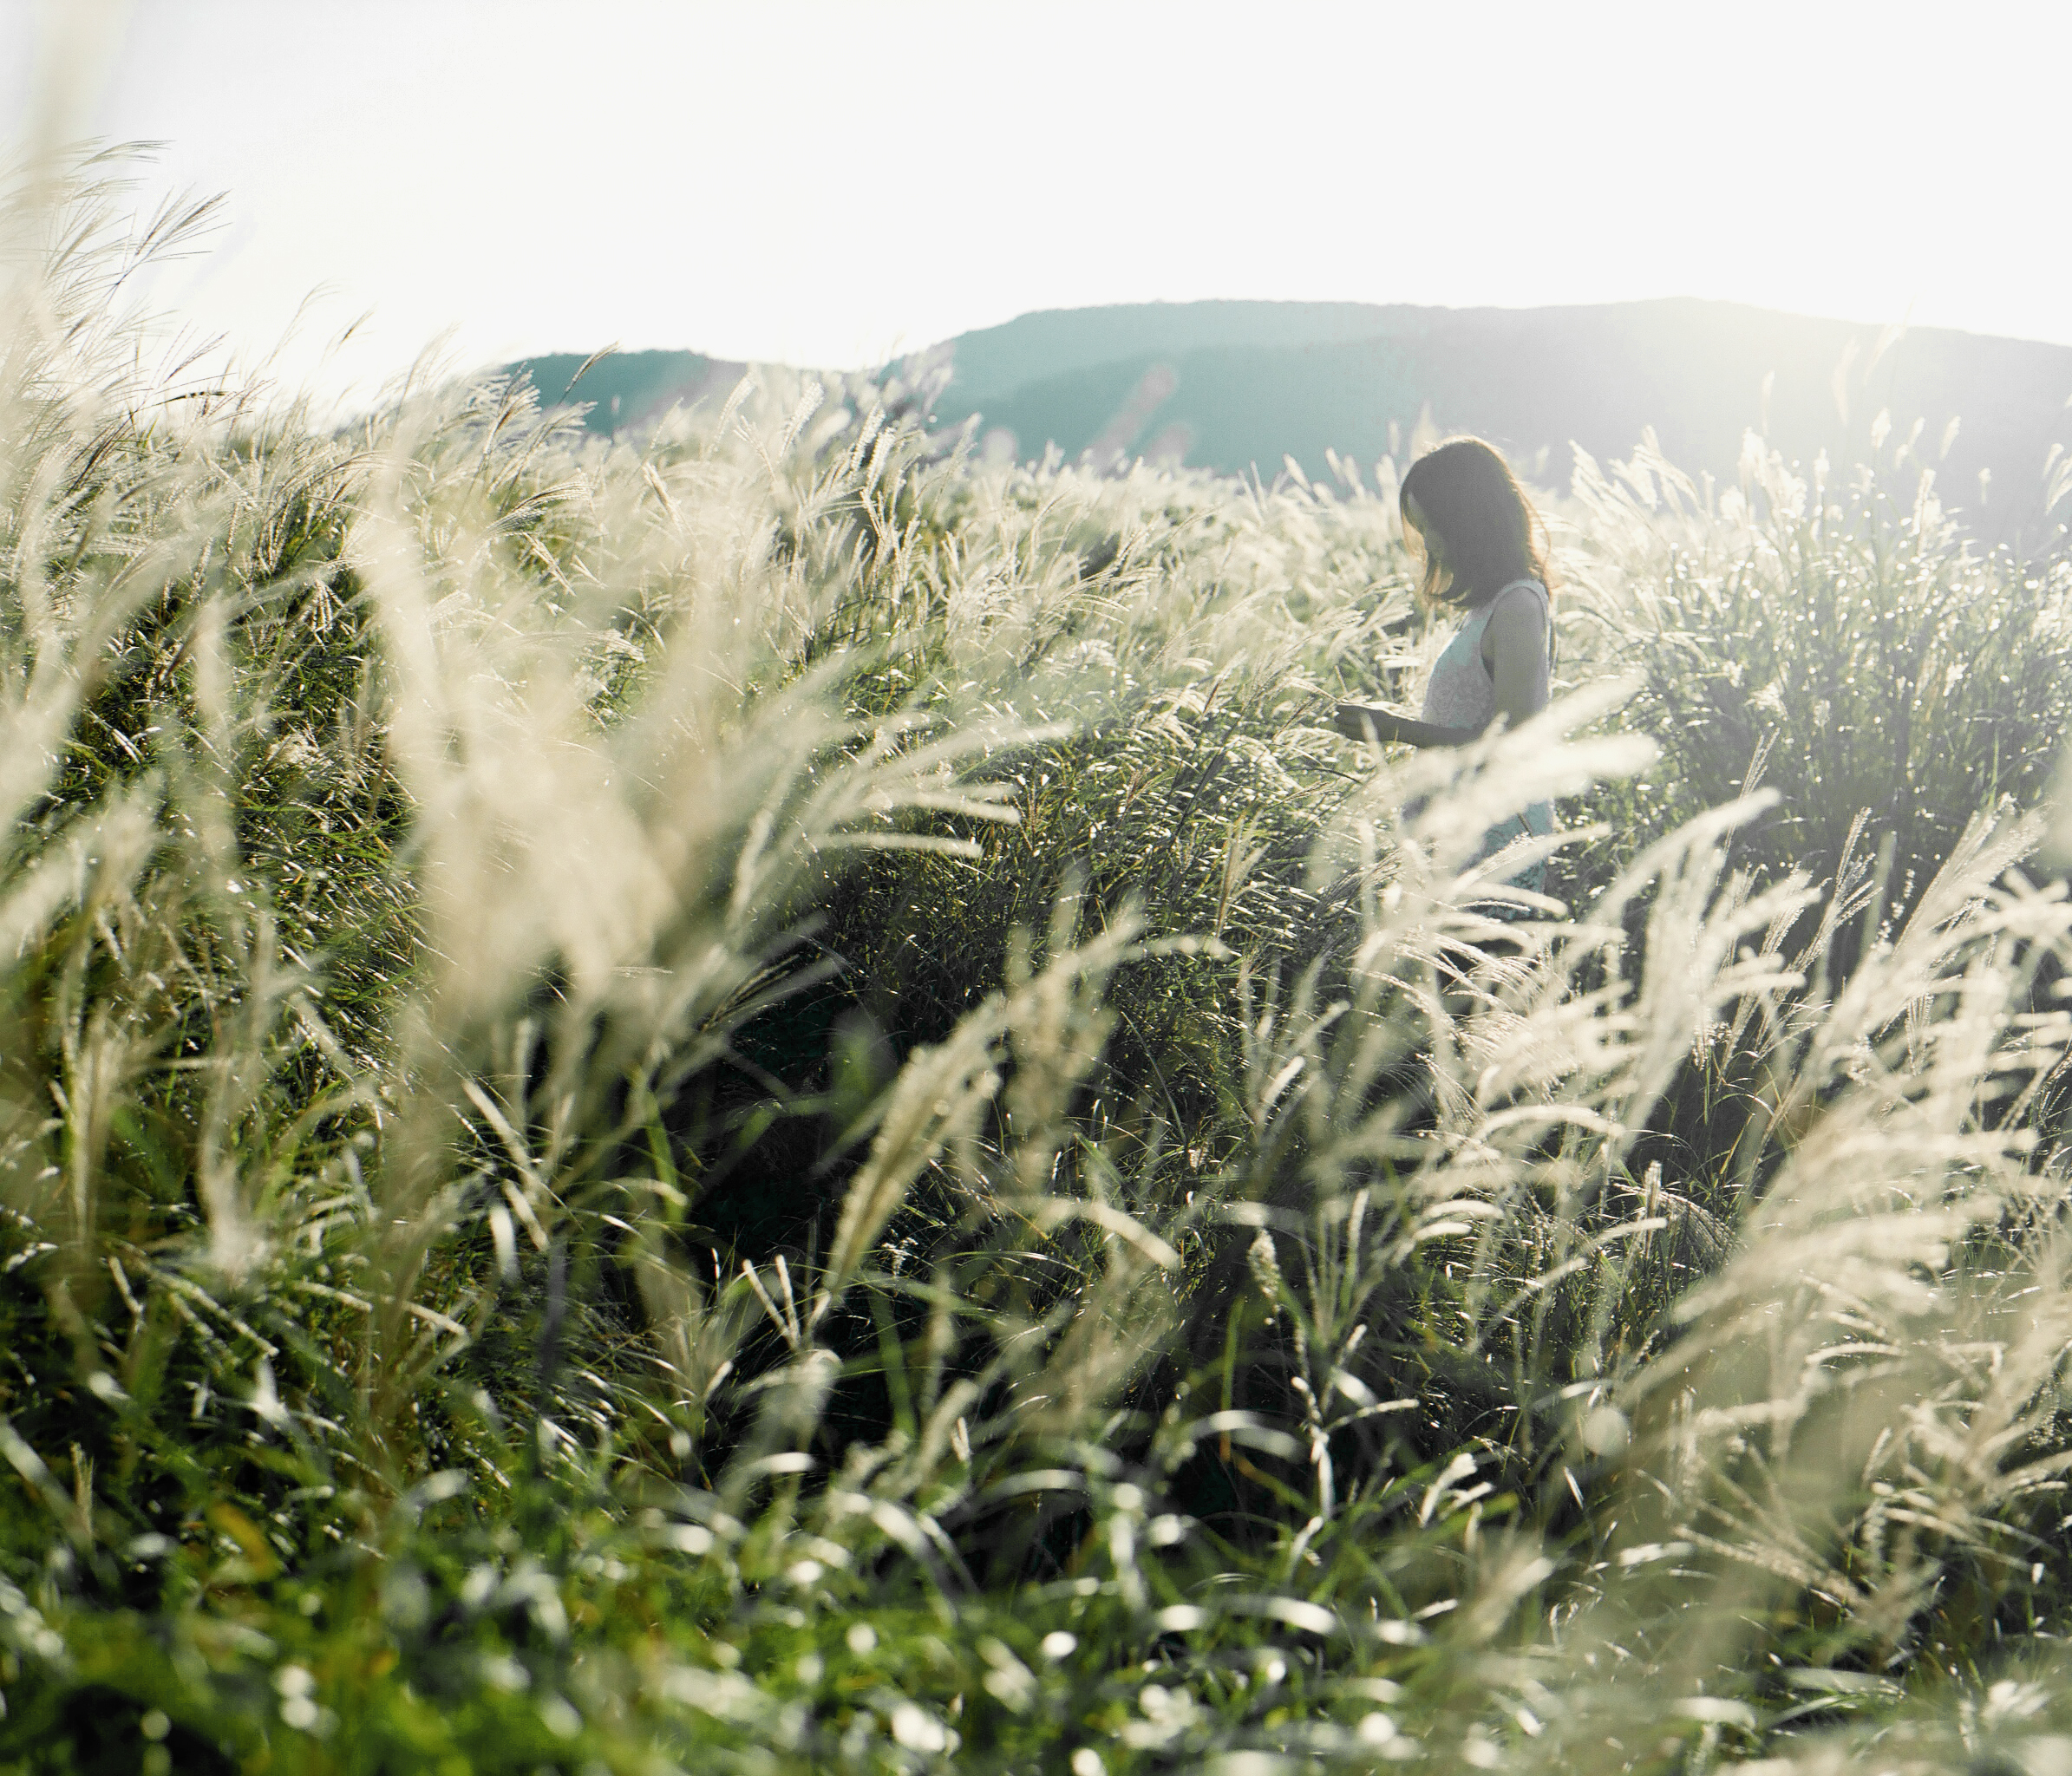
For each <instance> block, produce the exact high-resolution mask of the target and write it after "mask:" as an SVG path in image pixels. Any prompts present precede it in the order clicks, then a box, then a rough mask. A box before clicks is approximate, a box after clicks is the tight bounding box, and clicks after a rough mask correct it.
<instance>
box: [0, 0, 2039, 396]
mask: <svg viewBox="0 0 2072 1776" xmlns="http://www.w3.org/2000/svg"><path fill="white" fill-rule="evenodd" d="M2068 51H2072V8H2067V7H2064V6H2062V5H2050V4H2048V3H2036V0H2029V3H2023V4H2020V5H2005V6H1997V5H1993V4H1990V3H1981V0H1968V3H1967V4H1966V5H1965V6H1964V7H1962V8H1953V7H1938V8H1937V9H1935V10H1933V11H1931V10H1929V9H1927V8H1925V7H1915V6H1912V5H1908V4H1905V3H1895V0H1877V3H1853V0H1852V3H1823V0H1793V3H1788V4H1774V5H1773V4H1766V3H1751V0H1732V3H1714V4H1704V5H1698V4H1691V3H1688V0H1683V3H1677V0H1670V3H1667V4H1664V3H1662V0H1652V3H1648V4H1639V5H1618V4H1592V3H1589V0H1569V3H1565V4H1564V3H1556V0H1535V3H1530V4H1513V3H1506V0H1475V3H1474V4H1458V3H1454V0H1423V3H1420V4H1417V5H1415V6H1412V5H1402V4H1395V3H1390V0H1367V3H1363V4H1347V5H1327V4H1304V3H1301V0H1273V3H1253V4H1247V5H1242V6H1239V5H1227V6H1226V5H1219V4H1215V3H1209V0H1187V3H1183V4H1167V3H1148V0H1103V3H1098V4H1090V5H1082V4H1077V3H1073V0H956V3H950V4H933V3H923V0H834V3H817V0H814V3H800V0H728V3H723V4H704V3H699V0H664V3H651V4H650V3H642V0H560V3H555V4H539V3H531V0H486V3H478V0H402V3H389V0H134V3H132V4H127V5H122V4H116V3H113V0H54V3H38V0H0V117H5V118H8V119H11V120H16V121H17V123H16V127H17V132H18V134H17V140H25V139H27V137H29V135H31V134H35V133H36V132H38V131H41V132H42V133H43V134H45V135H46V136H47V135H48V134H49V133H51V132H52V131H56V132H59V133H62V134H67V135H95V136H99V137H102V138H105V139H109V140H124V139H129V138H141V137H147V138H156V139H160V140H164V141H165V142H166V143H167V144H168V147H167V151H166V153H165V154H164V156H163V158H162V160H160V166H159V170H158V172H157V173H156V174H154V180H155V181H156V183H158V184H160V185H172V186H193V187H195V188H197V189H199V190H202V191H216V190H221V191H225V192H227V193H229V195H230V207H229V217H230V224H229V225H228V226H227V227H226V229H225V230H224V231H223V232H222V233H221V235H220V236H219V238H218V241H217V245H216V247H215V250H214V251H213V252H212V254H211V255H209V257H208V258H206V259H205V260H202V261H199V262H197V263H196V264H193V265H191V266H189V267H186V268H184V269H183V270H182V271H180V272H179V273H178V274H176V275H174V276H172V277H169V278H166V279H164V280H161V283H160V286H159V290H158V292H157V293H158V296H159V298H160V300H161V301H163V302H165V303H167V304H171V305H173V306H174V307H175V308H176V309H177V310H179V311H180V312H181V313H183V314H184V315H186V316H188V317H192V318H193V319H194V320H195V321H197V322H198V323H200V324H202V325H204V326H206V328H208V329H209V330H212V331H219V332H221V333H224V334H225V335H226V336H228V337H229V338H230V339H231V340H232V342H233V343H234V344H235V345H236V346H237V347H238V348H239V349H240V350H241V351H243V352H244V353H245V354H246V355H247V356H257V355H258V354H259V353H260V352H262V351H263V350H264V349H265V348H267V347H269V346H271V345H272V344H273V343H275V342H276V341H277V340H278V338H279V336H280V335H281V333H282V332H283V330H284V329H285V328H286V326H287V324H288V323H289V320H290V318H291V316H293V314H294V313H295V311H296V310H297V306H298V305H299V304H301V302H302V300H303V298H304V297H305V296H307V295H308V294H309V293H310V291H312V290H315V289H317V288H318V287H319V286H323V287H324V288H326V289H327V290H328V291H330V294H329V295H328V296H327V297H325V298H324V301H323V302H322V303H321V304H319V305H318V307H317V310H316V311H315V315H314V318H313V320H312V321H311V322H310V323H307V325H306V326H305V330H304V339H303V342H302V343H300V344H299V345H297V347H295V348H293V349H291V350H290V351H288V352H287V353H286V354H285V355H284V356H283V358H282V359H281V362H282V364H283V365H284V368H285V369H286V370H287V372H288V373H289V375H291V377H297V378H301V377H310V378H313V379H314V380H315V381H316V382H317V383H319V384H320V385H322V386H323V387H324V388H326V389H337V388H339V387H341V386H343V384H345V383H346V382H349V381H350V382H353V383H354V384H355V386H356V387H359V388H362V389H365V388H367V387H369V386H371V384H372V383H373V382H377V381H378V380H379V379H380V378H381V377H382V376H383V375H387V374H389V372H391V371H392V370H394V369H397V368H399V367H400V366H402V365H403V364H405V363H407V362H409V360H410V359H411V358H412V357H413V356H415V354H416V353H417V352H418V351H419V350H420V349H422V348H423V347H424V346H425V345H426V344H427V343H429V342H430V341H431V340H432V339H433V338H434V337H435V336H437V335H439V334H441V333H442V332H447V331H448V330H451V332H452V334H453V339H452V343H451V346H450V348H449V349H450V351H451V354H452V356H454V358H455V359H456V360H457V361H459V362H478V361H489V360H493V359H498V358H502V357H506V356H512V355H515V354H518V353H521V352H526V351H537V350H552V349H560V350H587V349H591V348H592V347H594V346H596V345H599V344H602V343H606V342H608V341H611V340H617V341H618V342H619V343H621V344H622V345H624V346H625V347H627V348H629V349H631V348H636V347H641V346H671V347H690V348H693V349H700V350H703V351H708V352H711V353H714V354H716V355H722V356H735V357H755V358H778V359H785V360H789V361H792V362H808V363H819V364H825V365H829V366H848V365H856V364H862V363H866V362H879V361H882V360H883V359H884V358H886V356H889V355H891V354H892V352H893V351H895V350H896V349H903V348H907V347H912V346H917V345H921V344H925V343H930V342H931V341H933V340H935V339H938V338H941V337H944V336H947V335H949V334H951V333H955V332H958V331H959V330H963V329H965V328H968V327H974V326H983V325H986V324H989V323H994V322H997V321H1002V320H1005V319H1007V318H1008V317H1011V316H1013V315H1016V314H1018V313H1021V312H1023V311H1024V310H1029V309H1038V308H1053V307H1063V306H1071V305H1076V304H1091V303H1107V302H1136V301H1145V300H1151V299H1167V300H1186V299H1191V298H1195V297H1302V298H1311V297H1315V298H1332V299H1349V300H1357V301H1369V302H1417V303H1439V304H1457V305H1458V304H1500V305H1505V306H1524V305H1531V304H1543V303H1577V302H1601V301H1611V300H1617V299H1621V298H1626V297H1650V296H1666V295H1694V296H1708V297H1732V298H1736V299H1739V300H1742V301H1747V302H1754V303H1761V304H1768V305H1770V306H1773V307H1777V308H1784V309H1792V310H1801V311H1804V312H1809V313H1818V314H1829V315H1838V316H1843V317H1849V318H1853V319H1861V320H1866V321H1879V322H1882V321H1889V320H1897V319H1900V318H1902V317H1909V316H1911V317H1912V319H1913V320H1914V321H1915V322H1917V323H1933V324H1942V325H1948V326H1957V327H1964V328H1970V329H1972V330H1977V331H1982V332H1996V333H2010V334H2016V335H2021V336H2028V337H2031V338H2040V339H2051V340H2058V341H2064V342H2068V343H2072V231H2068V230H2067V229H2066V228H2065V227H2064V226H2063V225H2062V201H2061V199H2060V198H2059V195H2058V193H2059V187H2060V186H2061V183H2062V166H2063V161H2064V155H2063V149H2062V130H2063V116H2064V90H2063V89H2064V85H2065V82H2066V81H2067V79H2068V75H2067V74H2066V69H2067V68H2068V66H2069V65H2072V62H2069V59H2068ZM148 194H149V193H140V199H139V200H140V201H143V200H145V199H146V198H147V196H148ZM369 308H371V309H373V310H375V313H374V317H373V319H372V321H371V322H370V323H369V324H368V325H367V326H366V327H365V328H364V329H363V330H362V332H361V333H360V334H359V335H358V336H356V339H355V340H354V341H353V343H351V344H350V347H348V348H347V349H345V350H344V351H343V353H342V354H341V355H339V356H337V358H335V359H334V360H333V361H332V362H330V363H329V364H328V365H326V366H324V368H322V369H315V368H313V365H314V364H315V362H316V356H317V351H318V349H319V348H320V347H321V345H322V343H323V342H324V339H325V338H326V337H328V336H330V334H332V333H334V332H336V331H337V330H338V329H339V328H340V327H342V326H343V324H344V323H346V322H347V321H348V320H350V319H352V318H353V317H356V316H357V315H358V314H359V313H360V311H361V310H364V309H369Z"/></svg>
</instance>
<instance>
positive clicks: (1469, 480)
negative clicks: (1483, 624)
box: [1396, 438, 1554, 610]
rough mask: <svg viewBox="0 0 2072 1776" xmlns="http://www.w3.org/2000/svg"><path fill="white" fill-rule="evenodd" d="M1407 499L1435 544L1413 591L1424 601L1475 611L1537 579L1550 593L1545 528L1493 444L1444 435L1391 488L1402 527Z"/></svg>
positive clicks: (1423, 528) (1406, 510) (1551, 582)
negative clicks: (1518, 582)
mask: <svg viewBox="0 0 2072 1776" xmlns="http://www.w3.org/2000/svg"><path fill="white" fill-rule="evenodd" d="M1411 500H1415V501H1416V502H1417V510H1418V513H1419V515H1420V516H1421V517H1422V519H1423V520H1424V522H1423V524H1422V526H1420V528H1421V529H1422V530H1423V531H1424V532H1425V533H1426V541H1427V543H1428V544H1430V543H1436V544H1437V545H1438V546H1437V547H1436V548H1428V549H1427V550H1426V552H1425V572H1424V584H1422V585H1421V586H1420V587H1418V589H1417V595H1418V597H1421V598H1422V599H1423V600H1424V601H1425V602H1426V603H1427V604H1439V603H1442V602H1443V603H1445V604H1455V605H1461V606H1465V607H1466V608H1467V609H1469V610H1473V609H1474V607H1475V606H1476V605H1478V604H1485V603H1487V601H1488V600H1489V599H1491V598H1494V597H1495V596H1496V595H1497V594H1498V593H1499V592H1500V591H1503V589H1504V588H1505V587H1506V586H1507V585H1509V584H1511V583H1512V582H1513V580H1521V579H1536V580H1538V581H1539V583H1540V584H1541V585H1543V586H1545V587H1546V589H1547V591H1548V593H1549V594H1550V595H1551V594H1552V591H1553V589H1554V586H1553V581H1552V579H1551V578H1548V575H1547V565H1546V526H1544V525H1542V524H1541V523H1540V521H1539V513H1537V512H1535V511H1533V502H1532V501H1531V500H1528V499H1526V491H1525V489H1524V488H1523V487H1521V486H1519V484H1518V477H1517V476H1516V475H1514V474H1513V473H1511V465H1510V464H1509V463H1507V462H1506V461H1505V460H1504V459H1503V454H1502V453H1501V452H1500V451H1499V450H1498V449H1497V447H1495V446H1494V444H1486V443H1484V442H1483V441H1482V440H1481V439H1480V438H1448V440H1447V441H1445V442H1444V443H1443V444H1441V445H1439V446H1437V447H1435V448H1434V449H1432V450H1429V451H1428V452H1427V453H1426V454H1424V455H1422V456H1421V457H1419V458H1418V459H1417V460H1416V461H1415V462H1414V463H1412V464H1411V465H1410V468H1409V473H1407V474H1405V475H1404V476H1403V480H1402V487H1401V488H1400V489H1398V490H1397V493H1396V510H1397V511H1398V512H1399V513H1401V514H1402V517H1403V521H1404V522H1405V523H1406V524H1407V523H1409V510H1410V502H1411ZM1449 576H1450V578H1448V577H1449ZM1442 583H1444V586H1445V590H1444V591H1441V584H1442Z"/></svg>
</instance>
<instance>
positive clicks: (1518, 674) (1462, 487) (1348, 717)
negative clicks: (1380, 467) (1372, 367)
mask: <svg viewBox="0 0 2072 1776" xmlns="http://www.w3.org/2000/svg"><path fill="white" fill-rule="evenodd" d="M1397 504H1398V506H1399V509H1400V510H1401V512H1402V521H1403V540H1404V542H1405V543H1406V545H1408V546H1409V550H1410V553H1411V556H1412V558H1413V559H1415V558H1417V557H1418V556H1419V555H1420V554H1422V557H1423V563H1424V577H1423V579H1422V583H1421V584H1420V585H1419V586H1418V589H1417V596H1418V597H1419V599H1420V600H1421V601H1422V603H1424V604H1426V605H1428V606H1431V605H1439V604H1448V605H1451V606H1453V607H1454V608H1455V609H1457V610H1463V611H1465V612H1466V613H1467V614H1466V616H1465V617H1463V618H1462V620H1461V626H1460V628H1459V629H1457V630H1455V631H1454V637H1453V639H1452V640H1451V641H1449V642H1448V643H1447V646H1446V651H1445V652H1444V653H1442V654H1441V655H1440V656H1439V658H1438V660H1437V662H1436V663H1435V664H1434V665H1433V668H1432V677H1431V682H1430V683H1429V684H1428V685H1427V686H1426V688H1425V694H1424V708H1423V711H1422V715H1420V717H1419V719H1418V720H1416V721H1411V720H1410V719H1409V717H1408V716H1406V715H1397V714H1395V712H1394V711H1393V710H1389V709H1386V708H1382V706H1381V705H1380V704H1378V703H1350V702H1348V703H1340V704H1339V705H1338V712H1337V716H1336V717H1335V718H1334V719H1333V721H1332V726H1333V727H1335V728H1337V730H1338V731H1339V732H1340V733H1341V734H1344V735H1350V737H1351V738H1353V739H1355V740H1368V741H1377V742H1385V741H1399V742H1402V743H1403V744H1405V745H1409V746H1466V745H1467V743H1468V742H1469V741H1473V740H1475V739H1478V738H1480V735H1481V734H1482V731H1483V730H1484V729H1485V728H1487V727H1488V726H1489V724H1490V723H1491V722H1492V721H1494V720H1495V719H1496V718H1497V717H1498V716H1499V715H1501V716H1502V717H1503V718H1504V719H1505V721H1507V723H1508V724H1509V725H1510V726H1512V727H1513V728H1515V727H1517V726H1518V724H1519V723H1520V722H1521V721H1525V720H1526V717H1528V716H1531V715H1538V714H1539V712H1540V710H1542V709H1544V708H1546V700H1547V687H1548V681H1549V678H1550V676H1551V673H1552V666H1553V624H1552V612H1551V610H1550V609H1549V604H1548V592H1547V569H1546V541H1545V532H1544V529H1543V527H1542V526H1541V525H1540V522H1539V514H1538V513H1535V512H1534V511H1533V506H1532V502H1531V501H1530V500H1527V499H1526V495H1525V490H1524V489H1523V488H1521V487H1520V486H1519V485H1518V478H1517V477H1516V476H1515V475H1513V473H1511V467H1510V465H1509V464H1508V463H1507V462H1506V461H1505V460H1504V459H1503V457H1502V456H1501V454H1499V453H1498V451H1497V450H1496V448H1495V447H1494V446H1492V445H1489V444H1486V443H1484V442H1483V441H1481V440H1480V438H1452V439H1448V441H1446V442H1445V443H1443V444H1441V445H1440V446H1439V447H1437V448H1436V449H1435V450H1432V451H1430V452H1428V454H1425V455H1423V456H1421V457H1419V458H1418V460H1416V461H1415V462H1414V463H1412V464H1411V465H1410V470H1409V473H1408V474H1406V475H1405V476H1404V477H1403V480H1402V490H1401V493H1400V494H1399V495H1398V500H1397ZM1553 827H1554V811H1553V807H1552V805H1551V804H1550V803H1547V802H1544V801H1536V802H1534V803H1533V805H1532V806H1530V807H1528V808H1527V809H1526V811H1525V813H1522V814H1513V816H1512V817H1511V818H1510V819H1507V820H1505V821H1504V822H1502V823H1501V824H1500V825H1499V826H1495V827H1493V828H1492V829H1491V830H1490V832H1489V834H1488V836H1487V838H1486V839H1484V840H1483V844H1482V850H1481V855H1482V856H1483V857H1487V856H1488V855H1489V854H1490V853H1491V852H1495V851H1499V850H1500V849H1501V848H1502V847H1503V846H1507V845H1508V844H1510V843H1511V842H1512V841H1513V839H1518V838H1520V836H1522V835H1523V834H1525V833H1527V832H1532V833H1535V834H1544V833H1547V832H1552V831H1553ZM1545 878H1546V864H1545V863H1537V864H1534V865H1532V866H1531V867H1530V868H1528V869H1525V870H1521V871H1520V872H1519V873H1518V874H1517V875H1516V876H1514V877H1513V878H1511V879H1512V880H1513V882H1514V883H1515V884H1516V885H1518V886H1520V887H1521V888H1526V889H1530V890H1532V891H1533V892H1535V893H1537V892H1539V891H1540V888H1541V885H1542V884H1543V882H1544V880H1545ZM1507 911H1508V912H1509V915H1510V916H1511V917H1520V914H1521V913H1522V911H1523V909H1522V908H1511V909H1507Z"/></svg>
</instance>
